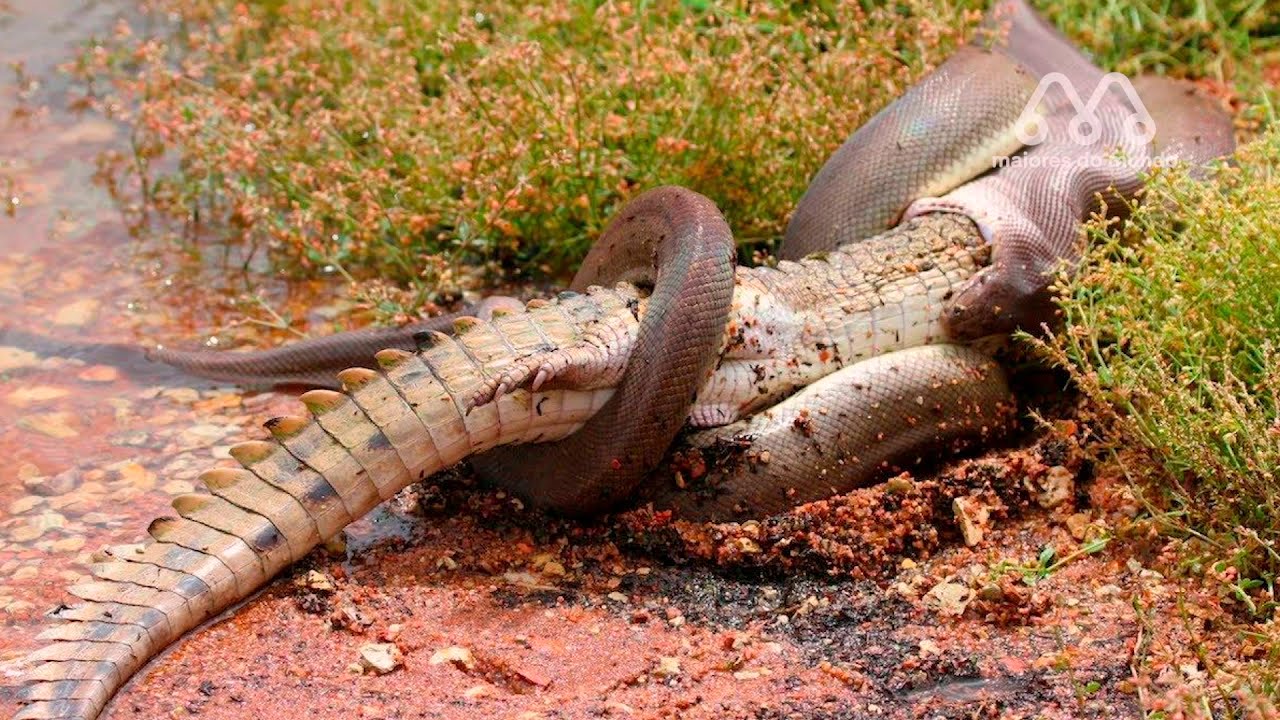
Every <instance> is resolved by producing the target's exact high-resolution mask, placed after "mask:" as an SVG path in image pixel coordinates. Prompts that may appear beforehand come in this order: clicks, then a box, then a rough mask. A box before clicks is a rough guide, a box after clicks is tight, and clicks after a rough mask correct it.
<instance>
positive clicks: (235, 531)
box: [16, 286, 638, 719]
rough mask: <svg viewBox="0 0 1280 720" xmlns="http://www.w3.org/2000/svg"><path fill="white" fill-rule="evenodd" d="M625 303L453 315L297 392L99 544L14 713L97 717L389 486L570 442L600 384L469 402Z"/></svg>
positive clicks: (598, 300)
mask: <svg viewBox="0 0 1280 720" xmlns="http://www.w3.org/2000/svg"><path fill="white" fill-rule="evenodd" d="M637 300H638V298H637V297H636V295H635V294H634V291H630V292H629V291H628V288H627V286H622V287H621V288H620V289H618V290H604V289H600V288H595V289H593V290H592V291H591V292H589V293H587V294H583V295H577V296H573V297H567V298H565V299H563V300H560V301H556V302H552V303H545V304H540V306H539V307H538V308H536V309H534V310H532V311H530V312H528V313H518V314H511V315H503V316H500V317H496V318H495V319H494V320H493V321H492V322H491V323H483V322H481V321H479V320H474V319H471V320H467V321H462V322H460V324H459V330H460V333H459V336H458V337H457V338H450V337H446V336H444V335H439V334H436V335H431V336H428V337H425V338H421V342H422V349H421V350H420V351H419V352H417V353H410V352H405V351H397V350H392V351H384V352H382V353H379V355H378V361H379V363H380V368H379V370H370V369H355V370H348V371H346V372H344V373H342V380H343V383H344V385H345V386H346V392H342V393H338V392H332V391H315V392H312V393H308V394H307V395H306V396H304V402H305V403H306V405H307V406H308V408H309V409H310V410H311V412H312V414H313V416H312V417H311V418H309V419H308V418H294V417H286V418H277V419H275V420H272V421H270V422H268V423H267V427H268V429H269V431H270V432H271V435H272V437H273V439H272V440H271V441H255V442H249V443H242V444H240V445H237V446H235V447H234V448H233V450H232V456H233V457H234V458H236V459H237V460H238V461H239V462H240V463H241V465H242V468H240V469H233V468H217V469H213V470H210V471H208V472H206V473H204V475H203V476H202V479H203V480H204V483H205V486H206V487H207V488H208V490H209V494H207V495H206V494H198V495H197V494H192V495H185V496H182V497H179V498H177V499H176V500H175V501H174V509H175V510H176V511H177V516H176V517H168V518H160V519H158V520H156V521H154V522H153V523H152V524H151V526H150V528H149V533H150V535H151V540H150V541H149V542H146V543H143V544H140V545H136V546H126V547H119V548H114V549H112V550H111V552H110V559H109V560H107V561H106V562H103V563H100V564H98V565H95V566H94V567H93V568H92V571H93V575H94V579H93V580H92V581H89V582H86V583H82V584H80V585H77V586H75V587H73V588H71V593H72V594H73V595H75V596H76V597H78V598H80V599H81V600H82V601H84V603H83V604H82V605H78V606H75V607H68V608H63V609H61V610H59V611H57V612H56V613H55V616H56V617H60V618H62V619H63V620H66V621H67V622H66V623H65V624H63V625H60V626H57V627H55V628H53V629H51V630H50V631H48V632H47V633H45V635H44V636H43V637H44V639H46V640H49V641H51V643H50V645H48V646H47V647H46V648H44V649H43V650H40V651H37V652H36V653H34V654H33V655H32V656H31V661H32V662H34V663H36V666H35V668H34V669H33V670H32V672H31V673H30V675H29V680H30V682H29V684H27V685H26V686H25V687H24V688H23V689H22V690H21V691H20V692H21V696H22V697H23V698H24V699H25V700H27V701H28V702H29V704H28V705H26V707H24V708H23V709H22V710H21V711H20V712H19V713H18V715H17V716H16V717H17V718H81V719H84V718H93V717H96V716H97V714H98V713H99V712H101V710H102V708H103V707H104V706H105V704H106V703H107V701H108V700H109V699H110V697H111V695H112V694H113V693H114V692H115V691H116V689H117V688H119V687H120V685H122V684H123V683H124V682H125V681H127V680H128V678H129V677H131V676H132V675H133V674H134V673H135V672H137V671H138V670H139V669H140V668H141V667H142V666H143V665H144V664H145V663H146V662H147V661H148V660H149V659H150V658H151V657H152V656H154V655H155V654H156V653H157V652H159V651H160V650H161V649H163V648H164V647H166V646H167V645H169V644H170V643H172V642H174V641H175V640H177V639H178V638H179V637H180V636H181V635H182V634H183V633H185V632H187V631H189V630H191V629H192V628H194V627H196V626H197V625H199V624H200V623H201V622H203V621H204V620H206V619H208V618H210V617H212V616H214V615H215V614H217V613H219V612H221V611H222V610H224V609H226V608H227V607H229V606H231V605H232V604H234V603H235V602H238V601H239V600H241V599H243V598H245V597H247V596H248V595H250V594H251V593H252V592H253V591H254V590H256V589H257V588H259V587H261V586H262V585H263V584H264V583H266V582H267V581H268V580H269V579H270V578H272V577H273V576H275V575H276V574H277V573H279V572H280V571H281V570H282V569H284V568H285V567H287V566H288V565H289V564H291V563H293V562H295V561H296V560H298V559H299V558H301V557H302V556H303V555H305V554H306V553H308V552H310V550H311V549H312V548H314V547H315V546H316V545H317V544H319V543H321V542H323V541H324V540H326V539H328V538H330V537H333V535H334V534H336V533H337V532H338V531H340V530H341V529H342V528H343V527H344V526H345V525H347V524H348V523H350V522H351V521H352V520H353V519H355V518H359V517H361V516H363V515H364V514H366V513H367V512H369V511H370V510H372V509H373V507H374V506H376V505H377V504H378V503H380V502H382V501H383V500H384V499H385V498H387V497H389V496H390V495H392V494H394V493H395V492H397V491H398V490H400V489H401V488H403V487H405V486H407V485H409V484H410V483H412V482H415V481H417V480H418V479H420V478H422V477H425V476H427V475H429V474H431V473H434V472H436V471H438V470H441V469H443V468H446V467H448V466H450V465H452V464H454V463H456V462H457V461H458V460H459V459H461V458H463V457H465V456H468V455H470V454H472V453H476V452H480V451H483V450H486V449H489V448H491V447H494V446H496V445H498V444H503V443H511V442H520V441H528V440H548V441H554V440H558V439H560V438H563V437H566V436H567V435H569V434H571V433H572V432H573V431H575V430H576V429H578V428H579V427H580V426H581V425H582V423H583V422H585V421H586V420H587V419H588V418H590V417H591V416H592V415H593V414H594V413H595V412H596V411H598V410H599V409H600V407H601V406H603V405H604V404H605V402H606V401H607V400H608V398H609V397H610V396H611V395H612V394H613V390H612V388H610V387H600V388H594V389H592V388H584V389H576V390H547V391H540V392H529V391H526V390H523V389H515V390H513V391H511V392H509V393H507V394H505V395H504V396H503V397H502V398H500V399H499V400H498V401H497V402H494V403H491V404H489V405H487V406H485V407H483V408H471V407H470V401H471V397H472V395H473V394H474V392H475V389H476V388H477V387H479V386H480V385H481V384H483V383H485V382H486V381H487V380H488V378H489V377H491V376H493V375H495V374H497V373H499V372H500V371H501V370H502V368H503V367H504V366H505V365H506V364H508V363H510V362H511V361H512V359H513V358H514V357H518V356H520V355H523V354H528V353H531V352H533V351H534V350H535V349H543V348H546V347H548V346H549V347H553V348H554V347H559V346H561V345H569V344H573V343H576V342H579V339H580V338H581V337H582V335H583V333H584V332H585V331H586V329H587V328H588V327H590V326H592V325H594V324H598V323H607V324H611V325H613V326H616V327H619V328H621V329H622V332H624V333H633V332H634V330H635V326H636V325H637V324H638V320H637V319H636V316H635V314H634V310H633V308H634V307H635V304H636V302H637Z"/></svg>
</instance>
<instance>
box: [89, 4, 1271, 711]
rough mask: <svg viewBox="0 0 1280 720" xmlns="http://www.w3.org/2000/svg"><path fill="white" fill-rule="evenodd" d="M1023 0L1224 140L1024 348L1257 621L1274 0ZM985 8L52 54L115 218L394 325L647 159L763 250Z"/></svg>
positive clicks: (494, 274)
mask: <svg viewBox="0 0 1280 720" xmlns="http://www.w3.org/2000/svg"><path fill="white" fill-rule="evenodd" d="M1044 9H1045V11H1046V12H1047V13H1048V15H1049V16H1050V17H1051V18H1052V19H1053V21H1054V22H1056V23H1057V24H1058V25H1059V26H1060V27H1061V28H1062V29H1063V30H1064V31H1066V32H1067V33H1068V34H1069V35H1071V36H1072V37H1073V38H1074V39H1075V40H1077V41H1078V42H1080V43H1081V45H1082V46H1083V47H1084V48H1086V49H1087V50H1088V51H1089V52H1091V53H1092V54H1093V56H1094V57H1095V59H1096V60H1097V62H1098V63H1099V64H1100V65H1102V66H1104V67H1108V68H1112V69H1117V70H1121V71H1123V72H1126V73H1131V74H1133V73H1138V72H1158V73H1164V74H1169V75H1175V76H1184V77H1190V78H1194V79H1196V80H1197V81H1198V82H1200V83H1201V84H1202V85H1204V86H1205V87H1207V88H1209V89H1210V90H1211V91H1212V92H1214V93H1215V94H1216V95H1217V96H1219V97H1220V98H1222V100H1223V102H1224V103H1225V104H1227V105H1228V106H1230V107H1231V109H1232V110H1233V111H1234V114H1235V117H1236V119H1237V124H1238V127H1239V129H1240V136H1241V138H1242V140H1244V141H1245V142H1246V144H1245V145H1244V146H1243V148H1242V150H1241V152H1240V153H1239V156H1238V158H1237V164H1236V166H1235V167H1231V168H1226V169H1222V170H1220V171H1218V172H1217V173H1216V174H1213V175H1212V176H1211V177H1209V178H1208V179H1207V180H1204V181H1200V180H1195V181H1193V180H1191V179H1188V178H1187V177H1186V176H1185V174H1181V173H1179V172H1177V171H1171V172H1164V173H1161V174H1159V175H1158V176H1157V177H1155V178H1154V179H1153V182H1152V185H1151V187H1150V189H1149V190H1148V193H1147V199H1146V203H1145V204H1144V205H1143V206H1142V207H1141V208H1139V209H1138V210H1137V211H1136V214H1135V215H1134V217H1133V219H1132V221H1131V222H1129V223H1128V224H1127V225H1126V226H1125V227H1124V228H1123V230H1122V231H1121V232H1119V233H1115V232H1110V231H1108V232H1104V229H1103V228H1100V227H1095V228H1094V229H1093V230H1092V232H1091V238H1092V240H1093V243H1092V247H1093V250H1092V251H1091V254H1090V264H1089V266H1088V269H1087V270H1086V271H1085V272H1083V273H1081V274H1079V275H1078V276H1076V277H1074V278H1070V279H1068V280H1065V281H1064V283H1063V286H1064V293H1063V299H1062V309H1063V316H1064V325H1063V327H1062V328H1061V329H1060V330H1059V331H1058V332H1057V333H1056V334H1055V335H1054V336H1053V337H1051V338H1050V339H1048V340H1047V341H1042V342H1040V343H1039V347H1040V349H1041V350H1042V351H1043V352H1044V353H1045V354H1046V356H1047V357H1048V358H1049V359H1050V360H1052V361H1055V362H1057V363H1058V364H1060V365H1061V366H1063V367H1065V368H1067V370H1068V372H1069V373H1070V375H1071V377H1072V378H1073V380H1074V384H1075V386H1076V387H1078V388H1079V389H1080V391H1081V395H1082V398H1083V402H1084V403H1085V405H1086V408H1087V409H1086V412H1087V413H1088V414H1089V416H1090V417H1091V418H1092V422H1091V426H1092V432H1093V433H1094V436H1095V437H1096V438H1097V440H1096V442H1095V444H1094V450H1095V453H1096V455H1097V456H1098V458H1099V460H1100V461H1101V462H1103V463H1106V464H1109V465H1111V466H1113V467H1118V468H1120V470H1121V471H1123V472H1125V473H1127V474H1128V475H1129V476H1130V477H1131V479H1132V483H1133V487H1134V489H1135V492H1137V493H1138V494H1139V495H1140V496H1141V498H1142V499H1143V500H1144V501H1145V502H1146V504H1147V519H1148V520H1150V521H1152V522H1153V523H1154V525H1155V526H1157V527H1158V528H1159V529H1160V530H1162V531H1164V532H1166V533H1168V534H1169V535H1170V537H1172V538H1174V539H1175V541H1176V542H1177V543H1178V544H1179V553H1178V555H1177V560H1175V561H1174V565H1175V566H1176V567H1177V568H1179V570H1180V571H1181V572H1185V573H1187V574H1189V575H1193V576H1196V577H1210V578H1211V579H1212V580H1213V581H1214V582H1216V583H1219V584H1220V585H1221V587H1222V588H1223V589H1224V592H1226V593H1228V594H1230V595H1231V596H1232V597H1234V598H1236V599H1237V601H1238V602H1239V604H1240V606H1241V607H1242V608H1244V613H1245V614H1246V615H1247V616H1248V618H1249V620H1248V621H1249V622H1252V623H1257V624H1258V625H1257V626H1258V627H1259V628H1262V627H1265V628H1268V629H1266V630H1261V629H1260V630H1257V631H1256V632H1257V633H1258V636H1259V637H1260V638H1266V637H1274V623H1275V620H1274V619H1273V617H1274V614H1275V609H1276V605H1275V588H1274V583H1275V578H1276V572H1277V570H1280V549H1278V548H1280V530H1277V517H1278V514H1280V501H1277V498H1276V482H1277V479H1278V478H1277V475H1278V474H1280V471H1278V469H1277V468H1278V467H1280V355H1278V353H1280V282H1278V281H1277V278H1280V239H1278V235H1280V227H1277V223H1278V222H1280V220H1277V218H1280V181H1278V180H1277V179H1276V170H1277V163H1278V162H1280V135H1277V134H1276V133H1275V132H1274V131H1268V130H1267V126H1268V124H1269V123H1270V122H1271V121H1272V120H1273V116H1274V109H1273V100H1274V97H1275V91H1276V84H1277V82H1278V81H1280V14H1278V13H1277V11H1276V9H1275V8H1274V7H1273V6H1270V5H1268V3H1267V2H1266V0H1223V1H1221V2H1211V1H1209V0H1138V1H1135V2H1124V3H1121V2H1104V3H1096V2H1090V1H1086V0H1069V1H1068V2H1063V3H1054V4H1052V6H1050V5H1048V4H1045V7H1044ZM981 10H982V7H981V4H980V3H978V2H971V1H969V0H965V1H964V2H956V3H952V2H944V1H941V0H906V1H905V2H900V3H895V4H892V5H888V6H881V5H879V4H877V3H869V2H864V3H829V2H809V3H797V4H788V3H781V2H754V3H746V2H707V1H705V0H702V1H699V0H685V1H683V2H676V1H675V0H656V1H654V2H635V3H621V2H588V1H586V0H543V1H541V2H535V3H521V2H511V1H507V0H497V1H495V2H486V3H480V2H459V3H438V2H428V1H427V0H419V1H417V2H406V3H376V2H370V1H368V0H364V1H358V2H350V3H333V2H325V1H323V0H275V1H272V2H260V3H252V4H239V5H237V4H232V3H227V2H220V1H218V0H192V1H190V2H183V3H174V4H172V5H168V4H164V5H163V6H162V7H161V8H159V12H157V13H155V14H153V16H152V17H153V22H154V23H155V24H156V27H154V28H152V30H153V31H154V32H148V33H147V34H146V35H135V34H134V33H135V31H136V30H135V29H131V28H130V27H128V26H125V25H121V26H120V27H119V29H118V31H117V33H116V34H115V36H114V37H111V38H104V39H102V41H100V42H98V43H95V44H93V45H92V46H91V47H89V48H88V49H87V50H86V51H85V53H84V54H83V55H82V56H81V57H80V58H79V60H78V61H77V62H76V63H74V64H73V66H72V67H71V71H72V73H73V74H74V75H75V77H77V78H78V79H79V80H80V81H81V83H82V85H83V87H84V91H85V93H84V100H85V102H86V103H87V104H88V105H91V106H94V107H97V108H98V109H100V110H102V111H104V112H106V113H108V114H110V115H112V116H114V117H117V118H119V119H122V120H124V121H126V122H128V123H129V125H130V127H131V128H132V140H133V143H132V145H133V152H132V153H128V154H116V155H111V156H107V157H105V158H104V160H103V167H102V170H103V172H102V176H103V178H104V179H105V180H106V181H107V182H108V183H110V184H111V186H112V187H113V189H114V190H115V191H116V193H117V195H118V196H119V197H120V198H121V199H122V201H123V202H124V203H125V205H126V210H127V212H128V214H129V217H130V218H131V219H132V220H133V221H134V223H135V224H136V226H137V227H138V228H139V229H144V228H145V229H147V230H149V231H152V232H161V233H167V234H168V235H169V236H171V237H172V239H173V240H174V241H176V242H180V243H183V244H184V245H186V246H188V247H190V248H191V249H192V250H193V251H196V252H201V251H206V250H208V249H209V248H210V247H211V246H215V245H216V246H224V245H230V246H232V247H234V248H236V250H237V252H240V253H241V254H242V256H243V257H244V258H245V259H246V262H250V261H259V260H261V259H263V258H265V259H266V260H268V261H269V263H268V264H269V267H271V268H275V269H282V270H285V271H287V272H290V273H294V274H302V275H308V274H320V273H324V272H326V271H328V272H332V271H339V272H342V273H344V274H345V275H346V276H347V277H349V278H350V279H351V280H352V286H351V287H352V293H353V294H354V296H355V297H356V298H358V299H359V300H361V301H362V302H363V303H365V304H366V305H367V306H370V307H372V308H374V309H375V310H377V312H378V313H379V314H380V315H381V316H382V317H384V318H388V319H389V318H394V317H404V316H408V315H412V314H414V313H416V312H417V310H418V309H419V308H420V307H421V306H422V305H423V304H424V303H426V302H428V301H432V300H437V299H440V298H449V297H451V296H453V295H455V294H456V293H457V292H458V291H459V290H461V289H464V288H475V287H480V286H483V285H485V284H488V283H494V282H499V281H516V282H528V281H541V280H544V279H558V278H564V277H565V276H566V274H567V273H568V272H569V271H571V270H572V268H573V267H574V265H575V263H576V261H577V259H578V258H579V257H581V254H582V253H583V252H584V251H585V249H586V247H587V246H588V245H589V243H590V241H591V239H592V238H593V237H594V236H595V235H596V234H597V233H598V231H599V230H600V228H601V227H602V226H603V224H604V222H606V221H607V219H608V217H609V215H610V213H611V211H612V210H613V209H615V208H616V207H618V206H619V205H620V204H621V203H622V202H625V200H626V199H627V198H628V197H629V196H630V195H631V194H632V193H634V192H637V191H639V190H642V189H644V188H647V187H651V186H653V185H657V184H661V183H678V184H682V185H686V186H689V187H692V188H694V189H696V190H699V191H701V192H703V193H705V194H707V195H708V196H710V197H711V198H712V199H713V200H715V202H717V204H718V205H719V206H720V207H721V208H722V209H723V210H724V212H725V214H726V216H727V217H728V218H729V220H730V222H731V224H732V226H733V227H734V229H735V232H736V234H737V237H738V239H739V241H740V242H741V243H742V248H743V254H744V256H750V255H752V254H753V253H758V252H766V251H767V250H768V249H769V247H770V246H771V244H772V243H773V242H774V241H775V240H776V239H777V238H778V236H779V235H780V234H781V231H782V229H783V227H784V226H785V222H786V219H787V216H788V213H789V212H790V209H791V208H792V207H793V206H794V204H795V202H796V200H797V199H798V198H799V196H800V194H801V193H802V192H803V190H804V187H805V185H806V184H807V182H808V179H809V178H810V177H811V176H812V174H813V173H814V172H815V171H816V169H817V168H818V167H819V166H820V164H821V163H822V161H823V160H824V159H825V158H826V157H827V155H828V154H829V153H830V152H831V151H832V150H833V149H834V148H835V147H836V146H837V145H838V144H839V142H840V141H841V140H842V139H843V138H844V137H845V136H846V135H847V134H848V132H850V131H851V130H853V129H854V128H856V127H857V126H858V125H859V124H860V123H861V122H862V121H864V120H865V119H867V118H868V117H869V116H870V115H871V114H872V113H874V112H875V111H876V110H877V109H878V108H880V107H881V106H883V105H884V104H885V103H887V102H888V101H890V100H892V99H893V98H894V97H895V96H897V95H898V94H899V93H900V92H901V91H902V89H904V88H905V87H907V86H908V85H910V83H911V82H912V81H913V80H914V79H915V78H916V77H918V76H919V75H920V74H921V73H922V72H924V71H925V70H927V69H928V68H929V67H930V66H932V65H934V64H936V63H937V62H939V61H941V60H942V59H943V58H945V57H946V55H947V53H948V52H949V51H950V50H951V49H952V48H953V47H954V46H955V45H956V43H957V42H958V41H959V40H960V39H961V38H963V37H964V36H965V35H966V32H967V30H968V29H969V28H970V27H971V26H972V25H973V24H974V23H975V22H976V21H977V19H978V18H979V16H980V13H981ZM1266 623H1270V624H1269V625H1264V624H1266ZM1267 647H1269V648H1270V649H1269V650H1264V651H1262V653H1261V655H1260V657H1261V660H1260V661H1259V662H1256V663H1255V664H1254V667H1256V668H1257V674H1256V677H1251V678H1249V680H1248V682H1250V683H1252V685H1251V687H1254V688H1255V689H1256V691H1257V692H1256V694H1257V695H1259V696H1262V697H1265V696H1268V695H1274V694H1275V693H1276V679H1275V675H1274V673H1275V670H1274V668H1275V666H1276V665H1277V664H1280V657H1278V655H1280V650H1278V649H1277V648H1276V647H1275V644H1274V643H1271V644H1270V645H1267ZM1215 702H1216V701H1215ZM1205 707H1206V708H1210V700H1206V701H1205ZM1212 707H1213V708H1214V709H1211V710H1208V712H1210V713H1222V712H1226V713H1228V714H1229V713H1232V712H1234V710H1232V709H1231V708H1232V707H1233V706H1232V704H1231V703H1230V702H1226V701H1223V702H1217V703H1216V704H1213V705H1212ZM1223 708H1226V709H1225V710H1223ZM1228 716H1229V715H1228Z"/></svg>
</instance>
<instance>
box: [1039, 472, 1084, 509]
mask: <svg viewBox="0 0 1280 720" xmlns="http://www.w3.org/2000/svg"><path fill="white" fill-rule="evenodd" d="M1037 490H1038V492H1037V493H1036V503H1037V504H1039V505H1040V507H1042V508H1051V507H1055V506H1057V505H1061V504H1062V503H1065V502H1067V501H1068V500H1070V499H1071V496H1072V495H1074V494H1075V492H1076V478H1075V475H1073V474H1072V473H1071V471H1070V470H1068V469H1066V468H1065V467H1063V466H1062V465H1054V466H1053V467H1051V468H1049V472H1048V473H1046V474H1045V477H1044V480H1043V482H1041V483H1040V487H1039V488H1037Z"/></svg>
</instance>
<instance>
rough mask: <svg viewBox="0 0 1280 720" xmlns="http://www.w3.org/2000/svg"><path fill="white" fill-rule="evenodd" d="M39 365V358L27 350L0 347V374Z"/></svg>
mask: <svg viewBox="0 0 1280 720" xmlns="http://www.w3.org/2000/svg"><path fill="white" fill-rule="evenodd" d="M39 364H40V357H39V356H38V355H36V354H35V353H33V352H31V351H29V350H23V349H21V348H16V347H13V346H11V345H0V372H9V371H10V370H20V369H22V368H30V367H36V366H37V365H39Z"/></svg>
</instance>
